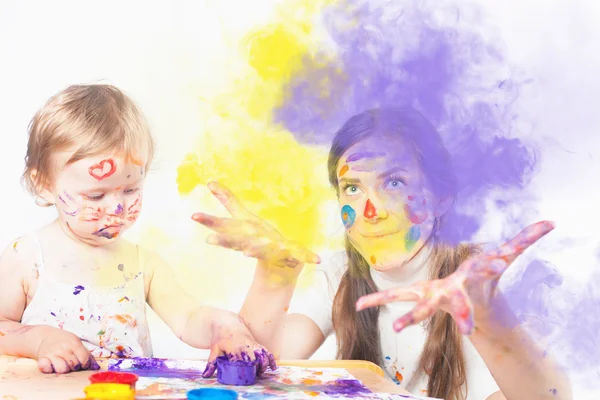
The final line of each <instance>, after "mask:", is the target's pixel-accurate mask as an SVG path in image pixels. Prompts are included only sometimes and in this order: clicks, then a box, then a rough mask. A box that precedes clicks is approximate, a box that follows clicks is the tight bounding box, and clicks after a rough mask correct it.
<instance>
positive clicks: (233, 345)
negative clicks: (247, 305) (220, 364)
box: [202, 311, 277, 378]
mask: <svg viewBox="0 0 600 400" xmlns="http://www.w3.org/2000/svg"><path fill="white" fill-rule="evenodd" d="M222 355H226V356H227V357H228V358H229V359H230V360H232V361H239V360H241V361H254V360H256V361H257V363H258V369H257V374H258V375H261V374H262V373H263V372H265V371H266V370H267V368H271V370H272V371H275V370H276V369H277V363H276V362H275V357H273V354H271V353H270V352H269V351H268V350H267V349H265V348H264V347H263V346H261V345H260V344H258V343H257V342H256V340H254V337H253V336H252V334H251V333H250V331H249V330H248V328H247V327H246V325H245V324H244V321H243V320H242V318H241V317H240V316H239V315H237V314H235V313H230V312H227V311H222V313H221V314H219V321H218V322H215V323H214V325H213V336H212V343H211V348H210V356H209V357H208V364H207V365H206V369H205V370H204V372H203V373H202V376H203V377H204V378H210V377H212V376H213V374H214V373H215V370H216V369H217V364H216V360H217V357H219V356H222Z"/></svg>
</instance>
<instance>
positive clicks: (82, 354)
mask: <svg viewBox="0 0 600 400" xmlns="http://www.w3.org/2000/svg"><path fill="white" fill-rule="evenodd" d="M73 354H74V355H75V357H76V358H77V360H78V362H79V365H80V367H81V369H88V368H89V367H90V365H91V361H92V360H93V359H94V358H93V357H92V355H91V354H90V352H89V350H88V349H87V348H86V347H85V346H84V345H83V344H80V345H79V346H76V347H75V348H74V349H73Z"/></svg>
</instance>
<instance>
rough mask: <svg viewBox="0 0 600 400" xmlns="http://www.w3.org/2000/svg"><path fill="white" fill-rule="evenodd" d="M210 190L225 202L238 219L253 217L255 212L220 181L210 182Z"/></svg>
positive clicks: (233, 215) (222, 202) (228, 209)
mask: <svg viewBox="0 0 600 400" xmlns="http://www.w3.org/2000/svg"><path fill="white" fill-rule="evenodd" d="M207 186H208V190H210V191H211V192H212V194H213V195H214V196H215V197H216V198H217V199H218V200H219V201H220V202H221V204H223V206H224V207H225V208H226V209H227V211H229V213H230V214H231V216H232V217H234V218H237V219H252V218H254V214H252V213H251V212H250V211H248V210H247V209H246V207H244V206H243V205H242V203H241V202H240V201H239V200H238V198H237V197H236V196H235V195H234V194H233V192H232V191H231V190H229V188H228V187H227V186H225V185H222V184H220V183H219V182H210V183H209V184H208V185H207Z"/></svg>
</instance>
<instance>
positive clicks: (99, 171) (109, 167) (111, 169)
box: [88, 158, 117, 181]
mask: <svg viewBox="0 0 600 400" xmlns="http://www.w3.org/2000/svg"><path fill="white" fill-rule="evenodd" d="M116 170H117V165H116V164H115V162H114V161H113V160H112V159H110V158H109V159H106V160H102V161H100V162H99V163H98V164H95V165H92V166H91V167H90V168H89V170H88V171H89V173H90V175H91V176H93V177H94V178H96V179H97V180H99V181H101V180H103V179H106V178H108V177H109V176H111V175H112V174H114V173H115V171H116Z"/></svg>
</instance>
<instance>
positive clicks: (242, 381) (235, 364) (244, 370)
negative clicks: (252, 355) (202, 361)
mask: <svg viewBox="0 0 600 400" xmlns="http://www.w3.org/2000/svg"><path fill="white" fill-rule="evenodd" d="M256 364H257V362H256V361H241V360H238V361H230V360H229V358H228V357H226V356H222V357H217V382H219V383H220V384H222V385H235V386H248V385H254V384H255V383H256V375H257V365H256Z"/></svg>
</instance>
